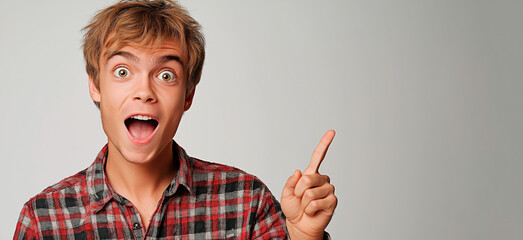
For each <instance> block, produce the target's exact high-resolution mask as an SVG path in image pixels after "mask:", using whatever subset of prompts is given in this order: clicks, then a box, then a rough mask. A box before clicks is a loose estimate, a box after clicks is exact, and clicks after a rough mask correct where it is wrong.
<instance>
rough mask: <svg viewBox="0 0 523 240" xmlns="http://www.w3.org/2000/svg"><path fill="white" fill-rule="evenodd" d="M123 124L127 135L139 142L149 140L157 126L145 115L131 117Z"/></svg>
mask: <svg viewBox="0 0 523 240" xmlns="http://www.w3.org/2000/svg"><path fill="white" fill-rule="evenodd" d="M124 123H125V126H126V127H127V130H128V131H129V133H130V134H131V135H132V136H133V137H134V138H135V139H136V140H139V141H140V140H146V139H149V138H150V137H151V136H152V135H153V133H154V130H155V129H156V127H157V126H158V121H157V120H156V119H154V118H152V117H149V116H145V115H134V116H131V117H129V118H127V119H125V121H124Z"/></svg>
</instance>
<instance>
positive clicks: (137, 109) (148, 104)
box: [89, 41, 194, 163]
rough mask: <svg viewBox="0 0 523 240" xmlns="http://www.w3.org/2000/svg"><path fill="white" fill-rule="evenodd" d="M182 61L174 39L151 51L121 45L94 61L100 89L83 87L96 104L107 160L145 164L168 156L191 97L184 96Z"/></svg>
mask: <svg viewBox="0 0 523 240" xmlns="http://www.w3.org/2000/svg"><path fill="white" fill-rule="evenodd" d="M185 58H186V57H185V55H184V54H183V51H182V49H181V47H180V44H179V42H178V41H165V42H164V43H163V44H162V46H161V47H159V48H154V49H151V48H144V47H137V46H136V45H126V46H124V47H123V48H121V49H120V50H118V51H117V52H114V53H109V57H108V58H107V59H101V60H100V74H99V76H100V79H99V80H100V84H99V86H100V87H99V89H97V88H96V87H95V86H94V84H93V82H92V79H90V80H89V82H90V83H89V89H90V93H91V97H92V98H93V100H94V101H96V102H100V111H101V116H102V125H103V128H104V131H105V134H106V135H107V137H108V142H109V143H108V145H109V153H110V156H111V155H114V156H121V157H123V158H124V159H126V160H127V161H130V162H134V163H149V162H151V161H152V160H154V159H156V158H158V157H160V156H166V154H167V153H170V144H169V143H170V142H171V139H172V138H173V136H174V134H175V133H176V130H177V129H178V124H179V123H180V119H181V117H182V114H183V112H184V111H186V110H188V109H189V107H190V106H191V102H192V97H193V93H194V91H191V92H188V93H186V84H187V81H186V74H185V71H184V64H186V62H187V61H186V60H185ZM114 151H117V152H114Z"/></svg>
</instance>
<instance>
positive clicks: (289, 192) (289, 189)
mask: <svg viewBox="0 0 523 240" xmlns="http://www.w3.org/2000/svg"><path fill="white" fill-rule="evenodd" d="M300 178H301V171H300V170H296V171H294V174H292V176H290V177H289V179H287V182H286V183H285V187H283V191H282V194H281V197H282V198H285V197H289V196H294V188H295V187H296V184H298V181H299V180H300Z"/></svg>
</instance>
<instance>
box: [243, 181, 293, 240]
mask: <svg viewBox="0 0 523 240" xmlns="http://www.w3.org/2000/svg"><path fill="white" fill-rule="evenodd" d="M253 236H254V237H253V238H252V239H260V240H261V239H289V238H288V235H287V231H286V229H285V215H283V212H282V210H281V207H280V203H279V202H278V201H277V200H276V198H274V196H273V195H272V193H271V192H270V191H269V189H268V188H267V186H265V184H263V183H261V188H260V192H259V201H258V206H257V213H256V221H255V223H254V229H253Z"/></svg>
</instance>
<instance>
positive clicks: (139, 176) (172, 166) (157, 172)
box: [105, 142, 178, 202]
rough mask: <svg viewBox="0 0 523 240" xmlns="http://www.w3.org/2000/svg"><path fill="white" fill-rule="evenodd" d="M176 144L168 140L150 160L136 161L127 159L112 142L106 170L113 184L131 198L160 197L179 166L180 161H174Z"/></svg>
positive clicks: (122, 193)
mask: <svg viewBox="0 0 523 240" xmlns="http://www.w3.org/2000/svg"><path fill="white" fill-rule="evenodd" d="M172 144H174V143H173V142H171V143H170V144H167V145H166V146H165V147H164V149H163V150H161V152H160V153H159V154H158V155H157V156H156V157H154V158H153V159H151V160H150V161H147V162H140V163H135V162H131V161H128V160H127V159H125V157H124V156H123V155H122V154H121V153H120V151H118V149H116V147H115V146H114V145H112V144H111V143H109V145H108V151H109V152H108V155H107V160H106V165H105V172H106V175H107V180H108V182H109V184H110V185H111V187H112V188H113V189H114V190H115V191H116V192H117V193H118V194H120V195H122V196H124V197H125V198H127V199H129V200H131V202H134V201H137V202H148V201H151V200H156V201H158V200H159V199H160V198H161V196H162V193H163V191H164V190H165V189H166V188H167V186H169V184H170V183H171V181H172V180H173V178H174V177H175V175H176V171H177V170H178V163H177V162H175V161H173V151H172V149H173V147H172ZM133 200H134V201H133Z"/></svg>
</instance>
